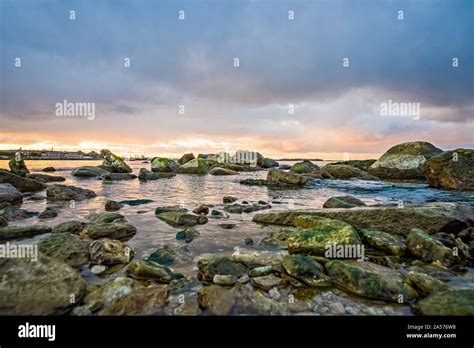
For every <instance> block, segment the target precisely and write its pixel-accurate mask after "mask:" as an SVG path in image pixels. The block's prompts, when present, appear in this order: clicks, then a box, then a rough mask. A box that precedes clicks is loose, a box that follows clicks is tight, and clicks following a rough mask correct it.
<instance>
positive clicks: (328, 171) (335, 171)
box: [315, 164, 378, 180]
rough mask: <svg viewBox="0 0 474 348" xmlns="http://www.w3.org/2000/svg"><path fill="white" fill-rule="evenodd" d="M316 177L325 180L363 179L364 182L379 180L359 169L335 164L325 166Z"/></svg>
mask: <svg viewBox="0 0 474 348" xmlns="http://www.w3.org/2000/svg"><path fill="white" fill-rule="evenodd" d="M315 175H316V177H321V178H324V179H340V180H348V179H362V180H378V178H377V177H376V176H374V175H371V174H369V173H367V172H366V171H363V170H361V169H359V168H356V167H352V166H348V165H344V164H337V165H335V164H333V165H326V166H324V167H323V168H322V169H321V171H320V172H317V173H316V174H315Z"/></svg>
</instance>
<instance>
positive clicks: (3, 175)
mask: <svg viewBox="0 0 474 348" xmlns="http://www.w3.org/2000/svg"><path fill="white" fill-rule="evenodd" d="M0 184H10V185H12V186H13V187H15V188H16V189H17V190H18V191H20V192H38V191H42V190H44V189H45V188H46V185H45V184H43V183H41V182H39V181H36V180H33V179H30V178H24V177H22V176H19V175H15V174H13V173H11V172H9V171H7V170H4V169H0Z"/></svg>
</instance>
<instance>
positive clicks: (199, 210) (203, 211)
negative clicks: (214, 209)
mask: <svg viewBox="0 0 474 348" xmlns="http://www.w3.org/2000/svg"><path fill="white" fill-rule="evenodd" d="M193 213H194V214H197V215H200V214H204V215H207V214H209V207H208V206H207V205H203V204H201V205H200V206H199V207H197V208H196V209H194V210H193Z"/></svg>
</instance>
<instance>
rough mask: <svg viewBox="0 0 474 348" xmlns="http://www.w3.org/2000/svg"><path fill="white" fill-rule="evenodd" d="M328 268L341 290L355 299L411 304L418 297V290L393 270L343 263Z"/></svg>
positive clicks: (351, 262) (363, 264) (334, 262)
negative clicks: (364, 298) (357, 296)
mask: <svg viewBox="0 0 474 348" xmlns="http://www.w3.org/2000/svg"><path fill="white" fill-rule="evenodd" d="M325 267H326V269H327V271H328V274H329V276H330V277H331V278H332V281H333V283H334V284H335V285H336V286H337V287H338V288H340V289H341V290H343V291H347V292H349V293H352V294H355V295H359V296H363V297H368V298H374V299H379V300H385V301H391V302H398V301H399V300H403V302H409V301H411V300H413V299H414V298H415V297H416V292H415V290H413V289H412V288H411V287H410V286H409V285H407V284H406V283H405V282H404V279H403V277H402V276H401V274H400V273H398V271H396V270H394V269H392V268H388V267H384V266H380V265H377V264H374V263H372V262H358V261H340V260H332V261H329V262H327V263H326V265H325ZM399 295H402V296H403V298H402V297H399Z"/></svg>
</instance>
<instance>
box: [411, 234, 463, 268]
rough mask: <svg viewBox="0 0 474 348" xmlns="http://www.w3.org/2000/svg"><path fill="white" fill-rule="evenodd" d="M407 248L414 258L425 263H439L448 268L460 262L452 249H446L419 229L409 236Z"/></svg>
mask: <svg viewBox="0 0 474 348" xmlns="http://www.w3.org/2000/svg"><path fill="white" fill-rule="evenodd" d="M407 248H408V250H409V251H410V252H411V253H412V254H413V255H414V256H416V257H418V258H420V259H422V260H423V261H425V262H434V261H437V262H440V263H441V264H442V265H444V266H446V267H450V266H452V265H454V264H455V263H458V262H460V259H459V257H458V256H454V254H453V250H452V249H449V248H447V247H445V246H444V245H443V243H441V242H440V241H438V240H436V239H434V238H432V237H430V236H429V235H428V234H426V233H425V232H424V231H423V230H421V229H419V228H414V229H412V230H411V231H410V233H409V234H408V237H407Z"/></svg>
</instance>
